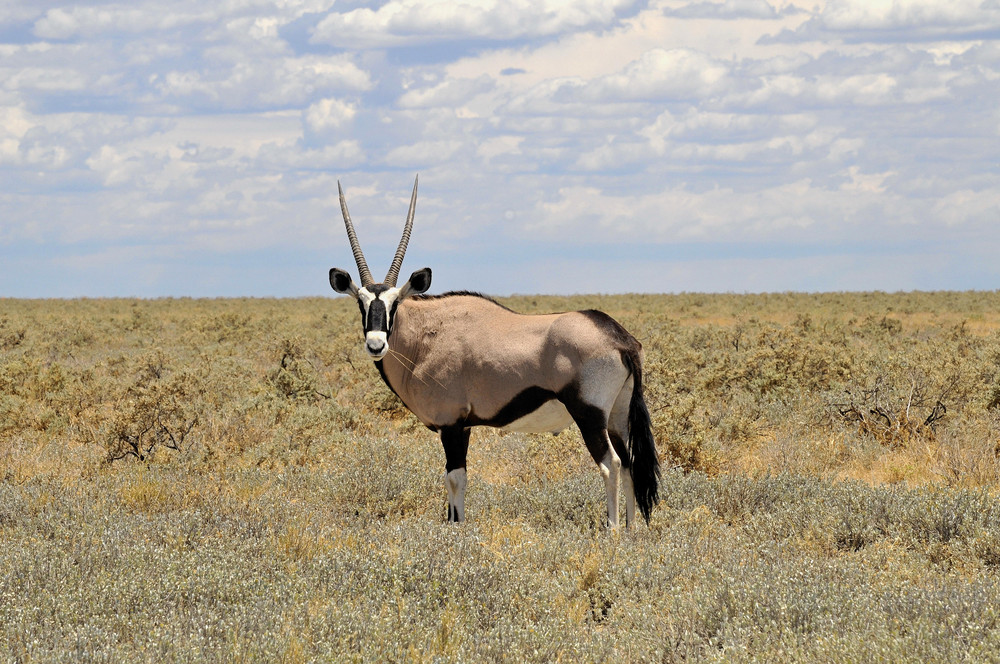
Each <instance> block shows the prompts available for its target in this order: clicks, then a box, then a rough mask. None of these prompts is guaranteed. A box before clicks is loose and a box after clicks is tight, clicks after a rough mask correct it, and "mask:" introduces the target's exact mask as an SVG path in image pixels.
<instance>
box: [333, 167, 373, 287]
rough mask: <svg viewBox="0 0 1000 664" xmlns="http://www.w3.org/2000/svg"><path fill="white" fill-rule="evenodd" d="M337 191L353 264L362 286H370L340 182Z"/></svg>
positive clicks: (367, 271) (371, 281)
mask: <svg viewBox="0 0 1000 664" xmlns="http://www.w3.org/2000/svg"><path fill="white" fill-rule="evenodd" d="M337 191H339V192H340V211H341V212H343V213H344V225H345V226H347V239H348V240H350V241H351V251H353V252H354V262H355V263H357V264H358V274H359V275H360V276H361V285H362V286H371V285H372V284H374V283H375V280H374V279H372V273H371V270H369V269H368V263H367V262H365V255H364V254H363V253H361V244H360V243H359V242H358V236H357V234H356V233H355V232H354V224H352V223H351V213H350V212H348V211H347V201H345V200H344V190H343V189H341V188H340V180H337Z"/></svg>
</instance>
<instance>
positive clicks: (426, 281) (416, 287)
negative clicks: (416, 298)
mask: <svg viewBox="0 0 1000 664" xmlns="http://www.w3.org/2000/svg"><path fill="white" fill-rule="evenodd" d="M430 287H431V269H430V268H429V267H425V268H424V269H422V270H417V271H416V272H414V273H413V274H411V275H410V278H409V280H407V282H406V284H405V285H404V286H403V288H402V295H403V297H409V296H410V295H419V294H420V293H426V292H427V289H428V288H430Z"/></svg>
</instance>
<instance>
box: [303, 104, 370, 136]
mask: <svg viewBox="0 0 1000 664" xmlns="http://www.w3.org/2000/svg"><path fill="white" fill-rule="evenodd" d="M357 112H358V109H357V106H355V105H354V104H351V103H348V102H345V101H341V100H340V99H333V98H331V99H320V100H319V101H317V102H315V103H313V104H311V105H310V106H309V108H307V109H306V110H305V114H304V116H305V117H304V122H305V125H306V127H307V128H308V129H309V130H310V131H312V132H314V133H324V132H328V131H330V130H335V129H339V128H340V127H342V126H344V125H345V124H347V123H349V122H350V121H351V120H353V119H354V116H355V114H357Z"/></svg>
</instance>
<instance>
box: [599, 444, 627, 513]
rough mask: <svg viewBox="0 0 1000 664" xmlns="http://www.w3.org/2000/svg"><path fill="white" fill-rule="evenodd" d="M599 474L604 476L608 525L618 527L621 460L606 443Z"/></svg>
mask: <svg viewBox="0 0 1000 664" xmlns="http://www.w3.org/2000/svg"><path fill="white" fill-rule="evenodd" d="M598 467H599V468H600V469H601V475H602V476H603V477H604V486H605V488H606V489H607V492H608V526H609V527H610V528H611V529H612V530H614V529H616V528H618V480H619V478H620V476H621V468H622V460H621V459H619V458H618V455H617V454H615V450H614V448H613V447H611V445H608V453H607V454H605V455H604V458H603V459H601V463H599V464H598Z"/></svg>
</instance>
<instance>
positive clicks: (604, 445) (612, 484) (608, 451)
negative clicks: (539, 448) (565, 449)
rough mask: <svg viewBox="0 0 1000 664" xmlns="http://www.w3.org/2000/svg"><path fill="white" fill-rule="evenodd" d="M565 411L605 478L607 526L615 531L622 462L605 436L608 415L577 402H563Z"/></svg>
mask: <svg viewBox="0 0 1000 664" xmlns="http://www.w3.org/2000/svg"><path fill="white" fill-rule="evenodd" d="M564 403H565V405H566V409H567V410H569V413H570V415H572V416H573V421H574V422H576V425H577V426H578V427H580V433H581V434H582V435H583V442H584V443H586V445H587V451H589V452H590V456H591V457H593V459H594V461H595V462H596V463H597V468H598V469H599V470H600V472H601V477H603V478H604V489H605V491H606V493H607V503H608V526H609V527H610V528H611V529H613V530H614V529H617V528H618V485H619V482H620V480H621V475H622V473H621V469H622V461H621V458H620V457H619V456H618V453H617V452H615V448H614V446H613V445H612V444H611V438H610V436H609V435H608V428H607V416H606V415H605V414H604V411H603V410H601V409H600V408H598V407H596V406H590V405H588V404H585V403H580V402H576V403H573V402H570V403H566V402H564Z"/></svg>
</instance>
